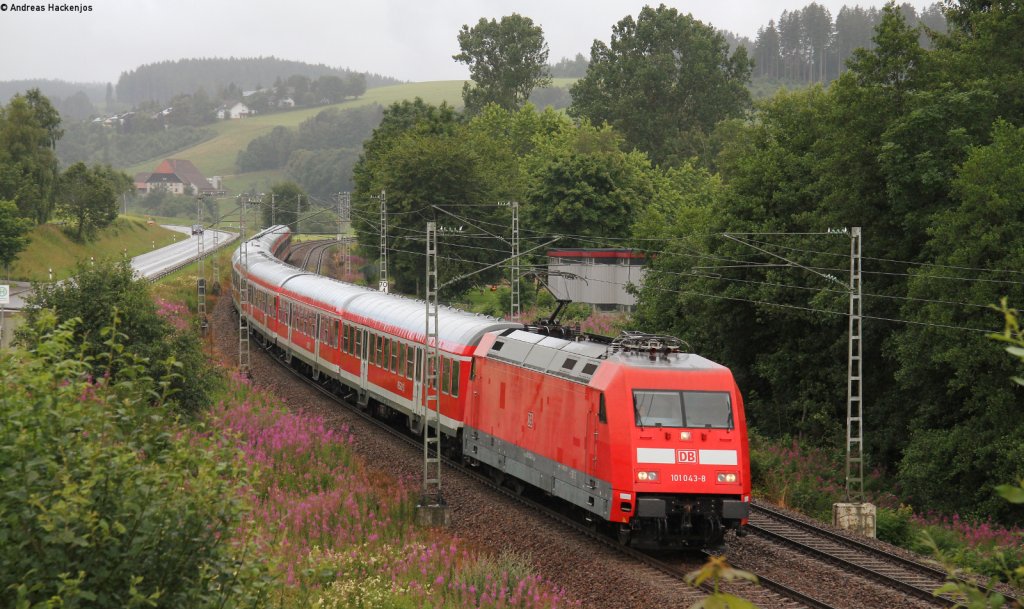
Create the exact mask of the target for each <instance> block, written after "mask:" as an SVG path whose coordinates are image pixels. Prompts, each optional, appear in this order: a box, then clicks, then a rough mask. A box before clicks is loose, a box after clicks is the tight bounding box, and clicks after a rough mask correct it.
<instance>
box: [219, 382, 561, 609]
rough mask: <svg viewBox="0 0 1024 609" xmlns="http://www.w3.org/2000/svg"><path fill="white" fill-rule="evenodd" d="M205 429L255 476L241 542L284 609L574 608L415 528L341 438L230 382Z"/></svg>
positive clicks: (403, 488)
mask: <svg viewBox="0 0 1024 609" xmlns="http://www.w3.org/2000/svg"><path fill="white" fill-rule="evenodd" d="M211 421H212V423H211V424H212V425H213V426H214V427H216V428H218V430H219V432H220V435H221V436H222V437H223V438H225V439H226V440H225V441H230V442H233V443H235V444H237V447H238V449H239V450H240V452H241V454H242V455H243V456H244V457H243V458H244V460H245V463H246V466H247V467H248V468H249V469H250V470H251V471H253V472H254V475H253V476H252V478H253V479H254V480H255V482H254V483H253V484H252V486H251V488H250V489H249V492H250V494H251V501H252V503H253V506H254V507H253V517H252V518H251V519H250V520H249V521H248V523H247V525H246V527H247V528H246V530H243V531H240V534H241V535H244V536H246V537H247V538H250V539H253V540H255V543H256V546H257V547H258V548H259V550H258V551H259V552H261V553H264V554H265V555H269V556H273V557H274V559H273V560H271V562H272V563H274V564H275V565H277V567H276V568H277V570H278V573H279V577H280V578H281V580H282V583H283V584H284V585H283V586H282V588H281V598H280V601H281V604H282V605H285V606H292V605H294V606H304V607H305V606H316V607H346V608H347V607H410V608H411V607H424V606H428V607H528V608H538V609H540V608H548V607H566V606H576V605H574V604H573V603H571V602H569V601H568V600H567V599H565V597H564V596H563V594H562V592H561V591H560V590H558V589H557V588H556V587H554V586H552V585H551V584H550V583H548V582H545V581H543V580H541V579H540V578H538V577H536V576H533V575H530V574H529V572H528V569H527V568H526V565H528V561H526V560H523V559H517V560H512V559H509V558H508V557H499V558H498V559H491V558H487V557H481V556H477V555H475V554H474V553H471V552H470V551H468V550H466V549H465V548H463V547H462V544H461V543H460V541H459V540H457V539H452V540H446V541H441V540H439V539H438V535H437V534H436V533H435V532H432V531H429V530H422V529H418V528H416V527H415V526H414V525H413V524H412V523H413V506H414V503H415V498H416V493H417V491H418V489H417V488H416V487H415V485H414V483H413V482H412V481H408V480H405V481H403V480H397V481H396V480H393V479H390V478H388V477H386V476H382V475H380V474H375V473H374V472H372V471H370V470H368V469H367V468H366V467H365V466H363V464H361V463H360V462H359V460H358V459H356V458H355V457H354V456H353V453H352V444H353V442H354V437H353V435H352V434H351V432H350V431H349V430H348V429H347V428H346V427H340V428H338V427H334V426H329V425H328V424H327V422H326V421H325V420H324V419H323V418H321V417H318V416H314V415H308V414H296V413H292V412H289V411H286V410H284V409H283V408H281V407H280V406H279V405H278V404H276V403H275V402H274V400H273V399H272V398H271V397H270V396H268V395H266V394H262V393H259V392H258V391H255V390H254V389H252V388H251V387H250V386H249V385H248V384H247V383H243V382H241V381H240V380H236V381H235V382H234V384H233V388H232V396H231V398H230V399H228V400H226V401H224V402H222V403H220V404H219V405H218V406H217V407H216V408H215V409H214V411H213V413H212V416H211Z"/></svg>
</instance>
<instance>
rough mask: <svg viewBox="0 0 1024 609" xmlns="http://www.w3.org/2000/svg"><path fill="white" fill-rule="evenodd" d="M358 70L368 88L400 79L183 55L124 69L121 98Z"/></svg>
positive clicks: (270, 60)
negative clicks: (183, 57)
mask: <svg viewBox="0 0 1024 609" xmlns="http://www.w3.org/2000/svg"><path fill="white" fill-rule="evenodd" d="M355 74H363V75H364V76H365V77H366V86H367V88H372V87H378V86H381V85H388V84H395V83H398V82H399V81H398V80H397V79H394V78H390V77H386V76H380V75H379V74H365V73H360V72H355V71H353V70H347V69H344V68H334V67H331V66H326V65H323V64H315V65H314V64H309V63H305V62H301V61H291V60H287V59H278V58H276V57H243V58H235V57H231V58H228V59H224V58H207V59H179V60H176V61H161V62H158V63H151V64H145V65H142V66H139V67H138V68H135V69H134V70H131V71H130V72H122V73H121V77H120V78H119V79H118V81H117V101H118V102H119V103H122V104H129V105H137V104H141V103H145V102H159V103H166V102H168V101H169V100H171V99H172V98H173V97H175V96H176V95H182V94H193V93H195V92H197V91H199V90H204V91H205V92H206V94H207V95H208V96H212V97H214V98H217V99H221V98H224V97H225V95H224V94H225V92H226V91H227V90H228V89H233V90H236V91H244V90H247V89H259V88H262V87H269V86H270V85H272V84H274V82H275V81H277V80H288V78H290V77H292V76H302V77H305V78H308V79H316V78H319V77H321V76H326V75H334V76H341V77H347V76H351V75H355Z"/></svg>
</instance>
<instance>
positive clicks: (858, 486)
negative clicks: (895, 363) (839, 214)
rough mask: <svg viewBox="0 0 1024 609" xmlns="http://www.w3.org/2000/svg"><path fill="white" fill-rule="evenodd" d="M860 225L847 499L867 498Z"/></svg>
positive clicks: (853, 261) (853, 294)
mask: <svg viewBox="0 0 1024 609" xmlns="http://www.w3.org/2000/svg"><path fill="white" fill-rule="evenodd" d="M861 313H862V311H861V227H859V226H855V227H853V229H852V231H851V233H850V326H849V339H848V349H847V351H848V358H847V360H848V364H847V380H846V500H847V501H855V502H857V503H863V501H864V393H863V392H864V383H863V379H864V377H863V372H864V369H863V361H864V360H863V359H862V358H863V355H864V353H863V345H862V330H863V317H862V315H861Z"/></svg>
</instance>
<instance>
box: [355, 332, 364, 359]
mask: <svg viewBox="0 0 1024 609" xmlns="http://www.w3.org/2000/svg"><path fill="white" fill-rule="evenodd" d="M353 331H354V332H355V334H354V336H355V355H356V357H358V358H359V359H363V331H362V330H360V329H359V328H353Z"/></svg>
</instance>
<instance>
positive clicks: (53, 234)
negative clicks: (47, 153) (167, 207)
mask: <svg viewBox="0 0 1024 609" xmlns="http://www.w3.org/2000/svg"><path fill="white" fill-rule="evenodd" d="M31 236H32V241H31V243H29V246H28V248H27V249H25V251H23V252H21V255H20V256H18V259H17V260H16V261H15V262H14V264H13V265H11V269H10V274H11V279H14V280H16V281H47V280H48V279H49V269H53V279H55V280H57V279H64V278H65V277H69V276H71V274H72V272H73V271H74V269H75V265H76V264H77V263H78V261H79V260H88V259H89V257H90V256H92V257H95V258H96V259H97V260H100V259H118V258H121V256H124V255H127V256H128V257H132V256H138V255H139V254H142V253H145V252H148V251H150V250H152V249H153V248H154V247H163V246H165V245H170V244H171V243H173V242H174V241H175V240H178V239H183V238H185V235H182V234H181V233H176V232H174V231H170V230H167V229H165V228H161V227H160V226H158V225H147V224H146V220H145V219H143V218H138V217H132V216H121V217H119V218H118V219H117V220H115V221H114V223H113V224H112V225H110V226H109V227H107V228H105V229H103V230H101V231H99V232H98V234H97V237H96V240H95V241H90V242H88V243H75V242H74V241H72V240H71V239H70V238H68V236H67V235H66V234H64V231H63V230H61V227H59V226H57V225H56V224H43V225H41V226H37V227H35V228H34V229H33V230H32V233H31Z"/></svg>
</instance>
